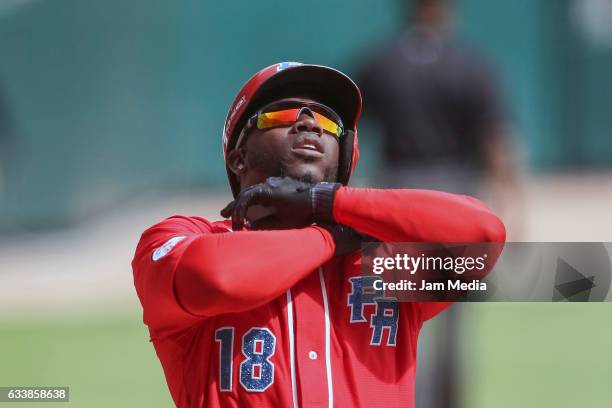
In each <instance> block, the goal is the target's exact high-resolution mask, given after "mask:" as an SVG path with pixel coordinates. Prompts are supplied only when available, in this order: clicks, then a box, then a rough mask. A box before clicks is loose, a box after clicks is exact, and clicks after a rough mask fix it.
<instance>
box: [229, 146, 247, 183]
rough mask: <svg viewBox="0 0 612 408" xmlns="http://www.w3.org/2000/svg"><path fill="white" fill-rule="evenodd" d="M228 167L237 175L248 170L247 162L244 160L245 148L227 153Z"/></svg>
mask: <svg viewBox="0 0 612 408" xmlns="http://www.w3.org/2000/svg"><path fill="white" fill-rule="evenodd" d="M227 163H228V167H229V168H230V170H231V171H232V173H234V174H235V175H236V177H240V176H241V175H242V174H244V172H245V170H246V162H245V160H244V149H243V148H238V149H234V150H232V151H231V152H229V154H228V155H227Z"/></svg>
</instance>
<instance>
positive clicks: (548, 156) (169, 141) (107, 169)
mask: <svg viewBox="0 0 612 408" xmlns="http://www.w3.org/2000/svg"><path fill="white" fill-rule="evenodd" d="M592 1H598V0H592ZM577 3H581V2H580V1H572V0H558V1H554V2H553V1H548V0H537V1H535V0H516V1H513V2H490V1H487V0H457V4H458V7H459V11H460V13H459V14H460V16H461V25H460V27H461V31H462V34H463V35H464V36H465V37H466V38H468V39H471V40H472V41H473V42H475V43H476V44H478V45H479V46H480V47H481V48H482V50H483V51H485V52H486V53H488V54H489V55H490V56H491V57H492V59H493V61H494V62H495V63H496V65H497V67H498V68H499V69H500V76H501V77H502V80H503V82H504V84H505V91H506V94H507V96H508V98H509V105H510V110H511V112H512V113H513V125H514V126H515V128H516V134H517V135H519V137H520V138H521V140H522V142H523V144H524V146H525V147H526V151H527V153H528V158H529V162H530V163H531V165H532V166H533V167H535V168H551V167H553V168H554V167H562V166H567V165H587V164H588V165H593V164H609V163H610V162H611V159H610V158H611V157H612V139H611V138H610V137H609V134H610V131H609V129H610V126H612V115H610V103H611V96H610V95H612V75H609V73H610V66H611V64H612V52H611V47H610V45H609V44H607V45H605V44H604V45H602V44H595V43H594V42H593V41H591V40H590V39H589V37H588V35H587V34H585V33H584V32H583V31H585V30H582V29H581V28H580V24H578V23H576V21H575V20H576V18H574V17H572V16H574V14H575V12H574V11H573V10H574V9H575V7H576V4H577ZM11 4H12V5H13V6H12V7H3V8H0V13H2V14H0V52H1V54H2V59H1V62H0V92H1V93H3V94H4V95H3V99H5V100H6V106H7V109H8V110H9V111H10V113H11V117H13V118H14V122H15V126H14V128H15V129H16V131H15V132H16V134H17V137H16V138H15V139H16V147H15V148H14V152H13V150H12V153H11V161H12V163H10V165H11V167H12V170H11V171H9V172H8V173H7V174H9V175H10V177H7V180H5V182H4V187H3V188H2V189H0V231H4V232H13V231H16V230H20V229H32V228H44V227H54V226H62V225H66V224H67V223H70V222H71V221H75V220H78V219H80V218H82V217H84V216H87V215H89V214H91V213H93V212H95V211H98V210H102V209H105V208H107V207H109V206H112V205H113V204H114V203H116V202H117V200H121V199H125V198H127V197H130V196H131V195H134V194H138V193H140V192H144V191H149V190H151V189H168V188H185V187H187V188H189V187H193V186H213V187H215V186H216V187H220V188H222V186H225V173H224V168H223V164H222V155H221V152H220V132H221V128H222V124H223V121H224V117H225V113H226V109H227V107H228V105H229V103H230V102H231V98H232V97H233V96H234V93H235V92H236V91H237V90H238V88H239V87H240V86H241V84H242V83H243V82H244V81H245V80H246V79H247V78H248V77H249V76H250V75H251V74H253V73H254V72H255V71H256V70H258V69H259V68H261V67H263V66H265V65H269V64H271V63H274V62H277V61H280V60H297V61H305V62H316V63H322V64H328V65H333V66H336V67H339V68H341V69H343V70H346V71H347V72H348V73H349V74H356V73H357V72H358V70H359V68H360V66H361V64H362V63H363V61H364V60H365V59H366V58H367V56H368V52H369V50H372V49H373V47H375V46H376V45H377V44H380V43H381V42H382V41H384V39H386V38H390V37H392V36H393V35H395V34H396V33H397V31H398V29H399V27H400V26H401V24H402V21H401V18H400V17H399V16H400V15H402V12H401V11H400V10H401V8H402V7H401V4H402V2H401V1H398V0H381V1H377V2H371V1H368V0H339V1H335V2H327V1H322V0H315V1H310V2H308V3H297V2H296V3H293V2H284V1H280V0H261V1H258V2H223V3H219V2H212V1H202V0H200V1H196V0H184V1H180V2H174V1H169V0H167V1H162V0H131V1H129V2H126V1H119V0H104V1H102V0H91V1H87V2H84V1H80V0H53V1H51V0H31V1H21V2H20V1H12V2H11ZM300 4H302V5H301V6H300ZM583 20H584V18H583V19H582V20H580V21H583ZM581 30H582V31H581ZM587 31H588V30H587ZM366 103H367V101H366ZM361 137H362V140H363V142H364V146H365V152H364V153H365V154H362V156H367V155H368V153H367V150H368V149H369V148H370V147H372V144H373V141H375V135H371V134H367V127H366V128H365V129H363V131H362V135H361ZM362 164H363V166H361V167H362V168H361V169H360V173H359V174H361V175H366V176H367V175H368V174H369V172H370V170H371V168H372V167H373V166H375V165H376V161H375V160H372V158H366V160H364V161H363V162H362Z"/></svg>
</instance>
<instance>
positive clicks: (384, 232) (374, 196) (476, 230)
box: [333, 187, 506, 243]
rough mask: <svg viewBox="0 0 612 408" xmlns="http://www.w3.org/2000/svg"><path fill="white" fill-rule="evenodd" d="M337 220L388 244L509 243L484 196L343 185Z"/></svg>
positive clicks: (335, 213)
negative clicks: (479, 197)
mask: <svg viewBox="0 0 612 408" xmlns="http://www.w3.org/2000/svg"><path fill="white" fill-rule="evenodd" d="M333 216H334V219H335V220H336V222H339V223H341V224H344V225H347V226H349V227H352V228H355V229H356V230H358V231H360V232H362V233H364V234H367V235H370V236H372V237H375V238H377V239H379V240H381V241H383V242H500V243H503V242H505V239H506V229H505V226H504V224H503V223H502V222H501V220H500V219H499V218H498V217H497V216H496V215H495V214H494V213H493V212H492V211H491V210H489V209H488V208H487V207H486V206H485V205H484V204H483V203H482V202H480V201H479V200H477V199H475V198H473V197H469V196H464V195H456V194H450V193H444V192H440V191H432V190H411V189H373V188H351V187H341V188H340V189H338V191H337V192H336V196H335V199H334V208H333Z"/></svg>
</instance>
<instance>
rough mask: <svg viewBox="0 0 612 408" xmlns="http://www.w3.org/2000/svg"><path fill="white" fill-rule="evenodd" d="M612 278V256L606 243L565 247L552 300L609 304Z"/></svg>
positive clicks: (560, 257) (557, 263) (561, 253)
mask: <svg viewBox="0 0 612 408" xmlns="http://www.w3.org/2000/svg"><path fill="white" fill-rule="evenodd" d="M611 277H612V268H611V266H610V256H609V254H608V251H607V250H606V247H605V246H604V244H603V243H600V242H585V243H572V244H567V245H564V246H563V247H562V248H561V251H560V252H559V256H558V257H557V262H556V271H555V281H554V289H553V296H552V301H553V302H564V301H567V302H602V301H605V299H606V297H607V295H608V292H609V291H610V280H611Z"/></svg>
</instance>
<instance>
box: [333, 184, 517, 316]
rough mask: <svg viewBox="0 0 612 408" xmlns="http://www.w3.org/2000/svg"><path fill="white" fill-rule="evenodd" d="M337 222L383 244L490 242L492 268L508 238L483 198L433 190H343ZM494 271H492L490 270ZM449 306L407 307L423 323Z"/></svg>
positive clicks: (338, 198) (422, 304)
mask: <svg viewBox="0 0 612 408" xmlns="http://www.w3.org/2000/svg"><path fill="white" fill-rule="evenodd" d="M333 211H334V218H335V220H336V221H337V222H339V223H342V224H345V225H348V226H350V227H353V228H355V229H356V230H358V231H360V232H362V233H365V234H367V235H370V236H373V237H375V238H377V239H379V240H381V241H383V242H431V243H445V242H466V243H467V242H482V243H492V245H491V246H489V248H490V253H491V258H490V259H491V261H492V262H491V265H493V264H494V263H495V260H496V259H497V258H498V257H499V255H500V254H501V251H502V249H503V244H504V242H505V239H506V229H505V226H504V224H503V223H502V221H501V220H500V219H499V218H498V217H497V216H496V215H495V214H494V213H493V212H492V211H491V210H489V209H488V208H487V207H486V206H485V205H484V204H483V203H482V202H480V201H479V200H477V199H475V198H472V197H469V196H463V195H455V194H449V193H444V192H438V191H431V190H410V189H403V190H400V189H396V190H383V189H367V188H366V189H363V188H362V189H360V188H350V187H341V188H340V189H338V191H337V192H336V197H335V200H334V209H333ZM489 270H490V269H489ZM450 304H451V302H414V303H412V304H410V305H409V307H410V308H412V310H413V311H414V318H415V319H416V321H417V322H419V323H423V322H424V321H426V320H429V319H431V318H433V317H435V316H436V315H437V314H438V313H440V312H442V311H443V310H444V309H446V308H447V307H448V306H449V305H450Z"/></svg>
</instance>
